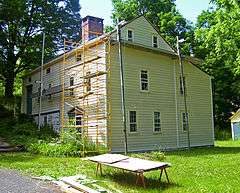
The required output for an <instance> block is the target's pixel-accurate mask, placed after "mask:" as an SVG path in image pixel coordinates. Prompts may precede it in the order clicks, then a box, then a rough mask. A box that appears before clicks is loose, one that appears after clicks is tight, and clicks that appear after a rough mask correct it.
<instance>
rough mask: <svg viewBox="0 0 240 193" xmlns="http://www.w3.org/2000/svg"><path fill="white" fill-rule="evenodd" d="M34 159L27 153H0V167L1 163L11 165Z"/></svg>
mask: <svg viewBox="0 0 240 193" xmlns="http://www.w3.org/2000/svg"><path fill="white" fill-rule="evenodd" d="M34 159H36V157H35V156H34V155H30V154H27V153H20V152H19V153H17V152H15V153H0V165H1V163H13V162H24V163H25V162H31V161H33V160H34Z"/></svg>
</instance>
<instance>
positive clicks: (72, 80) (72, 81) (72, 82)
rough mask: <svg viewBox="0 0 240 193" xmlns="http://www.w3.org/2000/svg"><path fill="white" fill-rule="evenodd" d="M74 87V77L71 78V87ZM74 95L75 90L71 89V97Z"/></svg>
mask: <svg viewBox="0 0 240 193" xmlns="http://www.w3.org/2000/svg"><path fill="white" fill-rule="evenodd" d="M73 85H74V77H70V87H72V86H73ZM73 94H74V92H73V88H71V89H70V95H71V96H72V95H73Z"/></svg>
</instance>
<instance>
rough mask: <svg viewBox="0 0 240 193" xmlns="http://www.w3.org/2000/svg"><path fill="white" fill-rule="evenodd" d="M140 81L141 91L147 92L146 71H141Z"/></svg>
mask: <svg viewBox="0 0 240 193" xmlns="http://www.w3.org/2000/svg"><path fill="white" fill-rule="evenodd" d="M140 76H141V77H140V81H141V85H140V86H141V91H148V87H149V85H148V71H147V70H141V75H140Z"/></svg>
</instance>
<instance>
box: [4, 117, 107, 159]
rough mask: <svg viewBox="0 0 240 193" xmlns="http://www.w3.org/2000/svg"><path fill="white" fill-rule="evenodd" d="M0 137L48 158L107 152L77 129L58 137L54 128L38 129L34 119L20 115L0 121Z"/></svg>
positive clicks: (43, 127) (66, 131)
mask: <svg viewBox="0 0 240 193" xmlns="http://www.w3.org/2000/svg"><path fill="white" fill-rule="evenodd" d="M0 135H2V136H4V137H6V138H7V139H8V141H9V142H10V143H12V144H13V145H22V146H23V147H24V149H25V150H27V151H29V152H31V153H34V154H42V155H46V156H85V155H90V154H91V155H94V154H98V153H99V152H100V151H101V152H106V148H105V147H103V146H97V145H96V144H95V143H94V142H92V141H91V140H89V139H88V138H86V137H82V135H81V133H79V132H78V131H77V130H76V129H67V130H65V131H64V132H62V133H61V135H60V136H58V135H57V134H56V133H55V132H54V130H53V128H52V127H50V126H47V125H45V126H42V127H41V128H40V129H38V127H37V125H36V123H35V122H34V120H33V119H32V117H30V116H27V115H23V114H19V115H18V116H17V117H16V118H14V117H10V118H4V119H1V120H0Z"/></svg>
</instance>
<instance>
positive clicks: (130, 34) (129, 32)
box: [128, 30, 133, 41]
mask: <svg viewBox="0 0 240 193" xmlns="http://www.w3.org/2000/svg"><path fill="white" fill-rule="evenodd" d="M132 38H133V32H132V30H128V41H132Z"/></svg>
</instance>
